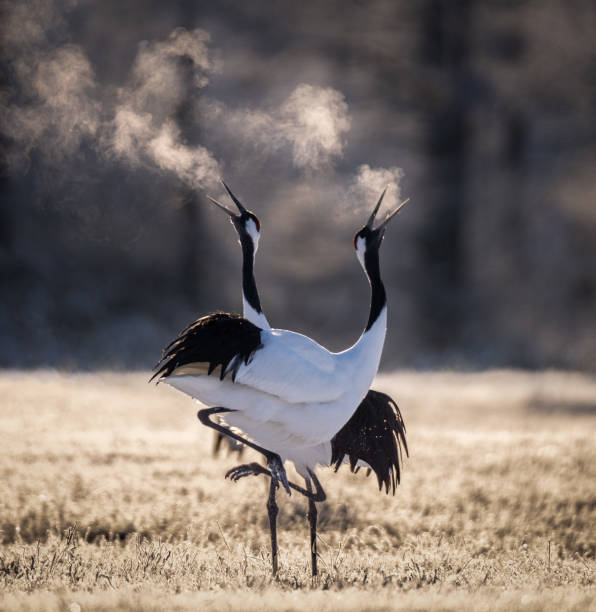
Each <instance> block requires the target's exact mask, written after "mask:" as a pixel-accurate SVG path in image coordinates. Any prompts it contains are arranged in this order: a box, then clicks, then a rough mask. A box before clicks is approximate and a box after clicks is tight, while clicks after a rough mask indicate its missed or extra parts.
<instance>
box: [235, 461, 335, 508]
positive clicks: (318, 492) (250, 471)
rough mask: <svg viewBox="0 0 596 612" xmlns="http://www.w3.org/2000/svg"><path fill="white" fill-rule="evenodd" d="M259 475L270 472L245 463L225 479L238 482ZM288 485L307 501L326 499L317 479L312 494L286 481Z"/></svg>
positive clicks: (269, 473) (258, 466) (268, 474)
mask: <svg viewBox="0 0 596 612" xmlns="http://www.w3.org/2000/svg"><path fill="white" fill-rule="evenodd" d="M259 474H263V476H271V472H270V471H269V470H268V469H267V468H265V467H263V466H262V465H259V464H258V463H245V464H243V465H237V466H236V467H234V468H232V469H231V470H228V471H227V472H226V478H229V479H230V480H233V481H234V482H238V481H239V480H240V479H241V478H244V477H245V476H258V475H259ZM288 485H289V487H290V489H293V490H294V491H296V492H297V493H300V495H304V497H307V498H308V499H311V498H312V500H313V501H315V502H322V501H325V500H326V499H327V496H326V495H325V491H323V487H322V486H321V483H320V482H319V481H318V479H317V481H316V484H315V492H314V493H313V492H312V490H311V491H307V490H306V489H303V488H302V487H301V486H299V485H297V484H294V483H293V482H291V481H288Z"/></svg>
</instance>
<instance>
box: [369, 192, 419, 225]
mask: <svg viewBox="0 0 596 612" xmlns="http://www.w3.org/2000/svg"><path fill="white" fill-rule="evenodd" d="M386 191H387V187H385V189H383V193H382V194H381V197H380V198H379V201H378V202H377V205H376V206H375V209H374V210H373V211H372V214H371V215H370V217H369V218H368V221H367V222H366V227H368V229H370V230H372V229H373V223H374V222H375V217H376V216H377V213H378V212H379V208H381V202H382V201H383V198H384V197H385V193H386ZM409 201H410V198H407V199H406V200H404V201H403V202H402V203H401V204H399V205H398V206H397V208H396V209H395V210H394V211H392V212H390V213H389V214H388V215H387V216H386V217H385V219H384V220H383V221H382V222H381V223H380V224H379V226H378V227H377V228H376V230H374V231H379V230H380V229H381V228H385V226H386V225H387V223H389V221H391V219H393V217H395V215H396V214H397V213H398V212H399V211H400V210H401V209H402V208H403V207H404V206H405V205H406V204H407V203H408V202H409Z"/></svg>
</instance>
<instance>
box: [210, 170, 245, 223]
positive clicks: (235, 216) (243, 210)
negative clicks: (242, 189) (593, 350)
mask: <svg viewBox="0 0 596 612" xmlns="http://www.w3.org/2000/svg"><path fill="white" fill-rule="evenodd" d="M220 180H221V184H222V185H223V186H224V187H225V189H226V191H227V192H228V194H229V196H230V197H231V198H232V201H233V202H234V204H236V206H237V208H238V210H239V211H240V214H237V213H236V212H234V211H233V210H230V209H229V208H228V207H227V206H224V205H223V204H221V202H218V201H217V200H216V199H215V198H212V197H211V196H207V197H208V198H209V200H211V202H212V203H213V204H215V206H217V207H218V208H221V210H223V211H224V212H225V213H227V214H228V215H230V217H232V219H238V218H239V217H241V216H242V215H243V214H245V213H247V212H248V211H247V210H246V208H244V206H243V205H242V202H240V200H239V199H238V198H237V197H236V196H235V195H234V194H233V193H232V191H231V190H230V188H229V187H228V186H227V185H226V184H225V183H224V181H223V179H220Z"/></svg>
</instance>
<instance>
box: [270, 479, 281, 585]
mask: <svg viewBox="0 0 596 612" xmlns="http://www.w3.org/2000/svg"><path fill="white" fill-rule="evenodd" d="M276 490H277V486H276V485H275V482H274V480H273V478H272V479H271V482H270V483H269V498H268V499H267V514H268V516H269V531H270V533H271V573H272V574H273V576H277V513H278V512H279V508H278V507H277V503H276V501H275V492H276Z"/></svg>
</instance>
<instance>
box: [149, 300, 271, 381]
mask: <svg viewBox="0 0 596 612" xmlns="http://www.w3.org/2000/svg"><path fill="white" fill-rule="evenodd" d="M261 346H262V344H261V328H260V327H257V326H256V325H254V324H253V323H251V322H250V321H248V320H247V319H245V318H244V317H241V316H240V315H233V314H229V313H227V312H215V313H212V314H209V315H206V316H204V317H201V318H200V319H198V320H197V321H195V322H194V323H192V324H191V325H189V326H188V327H187V328H186V329H184V330H182V331H181V332H180V334H179V335H178V337H177V338H176V339H175V340H173V341H172V342H170V344H168V346H166V348H165V349H164V351H163V355H162V357H161V359H160V360H159V361H158V362H157V363H156V364H155V366H154V369H157V371H156V372H155V374H153V376H152V377H151V379H150V381H151V380H153V379H154V378H157V377H159V378H163V377H167V376H169V375H170V374H172V372H174V370H176V368H179V367H181V366H183V365H186V364H190V363H208V364H209V367H208V374H211V373H212V372H213V370H215V368H217V367H218V366H221V372H220V379H223V378H224V376H225V375H226V374H228V373H230V372H231V373H232V380H235V378H236V372H237V370H238V368H239V367H240V365H241V364H242V363H245V364H247V363H248V362H249V361H250V360H251V358H252V356H253V354H254V353H255V351H256V350H258V349H259V348H261Z"/></svg>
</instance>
